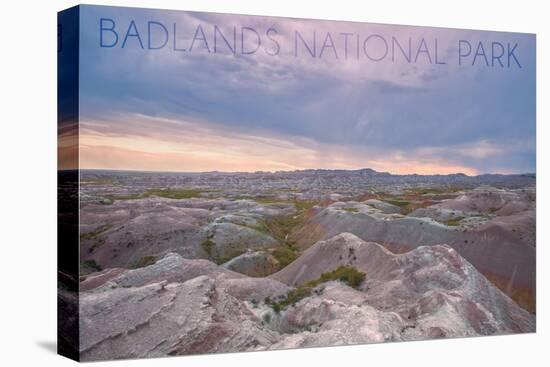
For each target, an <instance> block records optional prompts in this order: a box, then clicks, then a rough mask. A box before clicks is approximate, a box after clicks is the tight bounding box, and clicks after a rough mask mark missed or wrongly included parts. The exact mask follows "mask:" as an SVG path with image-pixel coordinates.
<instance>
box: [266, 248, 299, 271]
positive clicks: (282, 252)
mask: <svg viewBox="0 0 550 367" xmlns="http://www.w3.org/2000/svg"><path fill="white" fill-rule="evenodd" d="M271 254H272V255H273V257H274V258H275V259H277V261H278V262H279V266H280V268H284V267H285V266H287V265H288V264H290V263H291V262H293V261H294V260H296V259H297V258H298V255H299V253H298V251H296V249H295V248H294V247H292V245H288V244H285V245H283V246H281V247H278V248H276V249H275V250H273V252H272V253H271Z"/></svg>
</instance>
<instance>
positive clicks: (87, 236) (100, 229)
mask: <svg viewBox="0 0 550 367" xmlns="http://www.w3.org/2000/svg"><path fill="white" fill-rule="evenodd" d="M112 226H113V225H112V224H103V225H101V226H99V227H97V228H96V229H94V230H93V231H90V232H86V233H81V234H80V242H83V241H88V240H91V239H94V238H96V237H97V236H98V235H100V234H101V233H103V232H105V231H107V230H109V229H110V228H111V227H112Z"/></svg>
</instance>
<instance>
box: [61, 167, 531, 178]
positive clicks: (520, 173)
mask: <svg viewBox="0 0 550 367" xmlns="http://www.w3.org/2000/svg"><path fill="white" fill-rule="evenodd" d="M75 170H78V171H117V172H141V173H182V174H207V173H228V174H229V173H240V174H243V173H250V174H253V173H270V174H274V173H283V172H288V173H291V172H304V171H348V172H353V171H361V170H371V171H374V172H376V173H387V174H390V175H392V176H413V175H417V176H451V175H463V176H466V177H478V176H484V175H501V176H521V175H536V172H516V173H501V172H483V173H478V174H476V175H468V174H466V173H464V172H453V173H430V174H420V173H392V172H390V171H377V170H375V169H373V168H369V167H363V168H354V169H347V168H303V169H294V170H276V171H272V170H256V171H225V170H211V171H166V170H145V169H124V168H82V167H81V168H69V169H58V171H75Z"/></svg>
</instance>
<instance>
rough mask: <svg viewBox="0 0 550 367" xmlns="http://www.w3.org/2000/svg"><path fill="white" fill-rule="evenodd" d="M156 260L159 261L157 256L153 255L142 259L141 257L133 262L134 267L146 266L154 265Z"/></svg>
mask: <svg viewBox="0 0 550 367" xmlns="http://www.w3.org/2000/svg"><path fill="white" fill-rule="evenodd" d="M156 262H157V257H156V256H153V255H147V256H143V257H142V258H141V259H139V260H138V261H136V262H135V263H134V264H133V266H132V269H138V268H144V267H146V266H149V265H153V264H154V263H156Z"/></svg>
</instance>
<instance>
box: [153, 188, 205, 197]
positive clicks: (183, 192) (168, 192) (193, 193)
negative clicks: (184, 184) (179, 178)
mask: <svg viewBox="0 0 550 367" xmlns="http://www.w3.org/2000/svg"><path fill="white" fill-rule="evenodd" d="M203 192H205V191H201V190H195V189H149V190H147V191H145V195H146V196H158V197H161V198H167V199H191V198H196V197H200V195H201V193H203Z"/></svg>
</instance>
